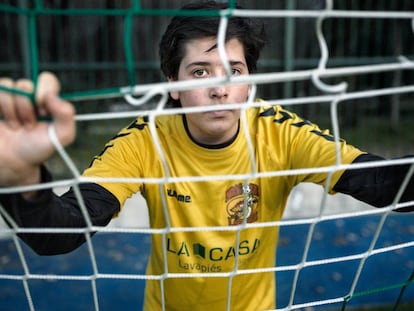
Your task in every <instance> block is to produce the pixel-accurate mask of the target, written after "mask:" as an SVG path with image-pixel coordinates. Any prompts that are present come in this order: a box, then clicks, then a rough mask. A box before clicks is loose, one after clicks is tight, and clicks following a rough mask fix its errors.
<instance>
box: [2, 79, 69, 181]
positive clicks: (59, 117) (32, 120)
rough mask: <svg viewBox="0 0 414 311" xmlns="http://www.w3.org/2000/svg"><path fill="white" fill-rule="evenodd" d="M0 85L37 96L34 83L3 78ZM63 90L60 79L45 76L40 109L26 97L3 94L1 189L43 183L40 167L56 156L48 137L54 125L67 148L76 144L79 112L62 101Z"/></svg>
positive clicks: (41, 81) (38, 99)
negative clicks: (45, 118)
mask: <svg viewBox="0 0 414 311" xmlns="http://www.w3.org/2000/svg"><path fill="white" fill-rule="evenodd" d="M0 84H1V85H4V86H6V87H9V88H16V89H21V90H23V91H27V92H33V83H32V81H30V80H25V79H21V80H18V81H13V80H11V79H9V78H0ZM59 89H60V86H59V81H58V79H57V78H56V77H55V76H54V75H53V74H51V73H48V72H44V73H42V74H40V76H39V79H38V85H37V92H36V95H35V96H36V105H32V103H31V102H30V100H29V98H27V97H26V96H22V95H15V94H11V93H8V92H2V91H0V187H4V186H25V185H31V184H35V183H38V182H39V181H40V165H41V164H42V163H43V162H45V161H46V160H48V159H49V158H50V157H51V156H52V155H53V154H54V152H55V147H54V146H53V144H52V142H51V141H50V139H49V135H48V126H49V125H50V122H53V123H54V126H55V130H56V135H57V137H58V139H59V141H60V143H61V144H62V145H63V146H66V145H68V144H70V143H71V142H72V141H73V140H74V138H75V128H76V127H75V120H74V116H75V111H74V108H73V106H72V104H71V103H69V102H67V101H64V100H62V99H61V98H59V97H58V93H59ZM39 117H40V118H42V117H50V118H51V121H41V120H39Z"/></svg>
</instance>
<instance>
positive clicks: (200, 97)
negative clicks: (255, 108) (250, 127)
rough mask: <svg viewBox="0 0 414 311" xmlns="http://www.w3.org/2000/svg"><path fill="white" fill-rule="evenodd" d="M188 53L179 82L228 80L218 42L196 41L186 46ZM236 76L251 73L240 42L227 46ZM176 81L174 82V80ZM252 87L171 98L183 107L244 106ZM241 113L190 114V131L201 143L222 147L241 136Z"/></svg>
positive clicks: (177, 93) (223, 88)
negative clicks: (239, 123) (206, 79)
mask: <svg viewBox="0 0 414 311" xmlns="http://www.w3.org/2000/svg"><path fill="white" fill-rule="evenodd" d="M185 48H186V53H185V56H184V58H183V59H182V61H181V64H180V67H179V70H178V80H179V81H182V80H194V79H205V78H218V77H225V76H226V72H225V69H224V66H223V64H222V61H221V59H220V56H219V53H218V49H217V40H216V38H209V37H207V38H202V39H195V40H192V41H189V42H188V43H186V46H185ZM225 48H226V51H227V58H228V61H229V63H230V66H231V69H232V74H233V75H234V76H237V75H246V74H248V73H249V70H248V68H247V64H246V59H245V56H244V50H243V46H242V44H241V43H240V41H239V40H237V39H231V40H229V41H228V42H227V43H226V45H225ZM170 80H172V79H170ZM249 89H250V86H249V85H248V84H243V85H240V84H239V85H234V86H226V85H219V86H216V87H211V88H199V89H193V90H188V91H174V92H171V97H172V98H173V99H175V100H180V102H181V106H182V107H184V108H185V107H198V106H212V105H221V104H235V103H243V102H245V101H246V100H247V97H248V94H249ZM239 117H240V111H239V110H217V111H206V112H200V113H187V114H186V118H187V124H188V129H189V131H190V133H191V135H192V137H193V139H195V140H196V141H197V142H199V143H203V144H222V143H225V142H227V141H229V140H230V139H231V138H232V137H233V136H234V135H235V134H236V132H237V129H238V120H239Z"/></svg>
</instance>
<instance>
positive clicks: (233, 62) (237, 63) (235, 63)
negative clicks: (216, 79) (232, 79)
mask: <svg viewBox="0 0 414 311" xmlns="http://www.w3.org/2000/svg"><path fill="white" fill-rule="evenodd" d="M229 64H230V66H237V65H242V66H244V67H246V64H245V63H244V62H242V61H237V60H231V61H229ZM210 65H211V63H210V62H203V61H199V62H192V63H190V64H188V65H187V66H185V68H186V69H188V68H191V67H194V66H201V67H205V66H210Z"/></svg>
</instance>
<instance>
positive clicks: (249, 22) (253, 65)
mask: <svg viewBox="0 0 414 311" xmlns="http://www.w3.org/2000/svg"><path fill="white" fill-rule="evenodd" d="M236 7H237V8H238V9H239V8H240V7H239V6H236ZM227 8H228V4H227V3H218V2H216V1H201V2H196V3H191V4H188V5H185V6H183V7H182V8H181V9H183V10H217V11H218V10H223V9H227ZM219 24H220V18H219V17H216V16H214V17H210V16H175V17H174V18H172V20H171V22H170V24H169V25H168V27H167V29H166V31H165V33H164V35H163V36H162V38H161V41H160V44H159V56H160V62H161V70H162V72H163V73H164V75H165V76H166V77H170V78H172V79H177V77H178V69H179V67H180V63H181V60H182V59H183V58H184V55H185V49H184V46H185V43H186V42H188V41H189V40H193V39H200V38H204V37H216V36H217V33H218V28H219ZM265 37H266V36H265V31H264V26H263V24H262V23H259V22H258V21H255V20H253V19H250V18H246V17H231V18H229V20H228V25H227V32H226V41H228V40H231V39H238V40H239V41H240V42H241V43H242V45H243V48H244V55H245V58H246V63H247V67H248V69H249V72H251V73H252V72H256V70H257V60H258V59H259V56H260V52H261V50H262V48H263V47H264V45H265V41H266V40H265Z"/></svg>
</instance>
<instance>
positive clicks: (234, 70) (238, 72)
mask: <svg viewBox="0 0 414 311" xmlns="http://www.w3.org/2000/svg"><path fill="white" fill-rule="evenodd" d="M231 74H232V75H233V76H238V75H240V74H241V71H240V70H239V69H237V68H232V69H231Z"/></svg>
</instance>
